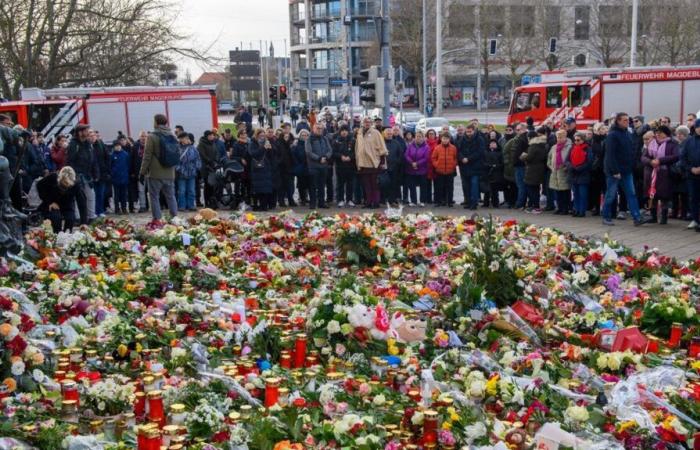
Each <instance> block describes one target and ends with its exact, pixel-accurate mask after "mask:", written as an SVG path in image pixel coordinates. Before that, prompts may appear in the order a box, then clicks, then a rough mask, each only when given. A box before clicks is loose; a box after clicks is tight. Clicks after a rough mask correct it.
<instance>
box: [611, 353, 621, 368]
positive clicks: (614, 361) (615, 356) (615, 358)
mask: <svg viewBox="0 0 700 450" xmlns="http://www.w3.org/2000/svg"><path fill="white" fill-rule="evenodd" d="M621 365H622V357H621V356H620V354H619V353H611V354H610V355H608V367H610V369H611V370H618V369H619V368H620V366H621Z"/></svg>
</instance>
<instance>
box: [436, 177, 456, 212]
mask: <svg viewBox="0 0 700 450" xmlns="http://www.w3.org/2000/svg"><path fill="white" fill-rule="evenodd" d="M453 195H454V174H451V175H437V177H436V178H435V204H436V205H451V204H453V203H454V202H453Z"/></svg>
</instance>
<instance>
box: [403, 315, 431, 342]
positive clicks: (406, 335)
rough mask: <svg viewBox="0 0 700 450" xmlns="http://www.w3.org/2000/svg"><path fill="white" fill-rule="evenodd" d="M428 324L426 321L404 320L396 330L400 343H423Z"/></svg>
mask: <svg viewBox="0 0 700 450" xmlns="http://www.w3.org/2000/svg"><path fill="white" fill-rule="evenodd" d="M427 326H428V325H427V323H426V322H425V321H424V320H415V319H409V320H405V319H404V320H403V321H402V322H400V323H399V324H397V326H396V328H395V330H396V333H397V335H398V341H399V342H402V343H405V344H410V343H412V342H421V341H424V340H425V338H426V333H425V330H426V328H427Z"/></svg>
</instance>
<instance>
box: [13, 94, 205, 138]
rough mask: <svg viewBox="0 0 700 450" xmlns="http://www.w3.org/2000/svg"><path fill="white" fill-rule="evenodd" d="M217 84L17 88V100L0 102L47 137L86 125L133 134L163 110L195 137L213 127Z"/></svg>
mask: <svg viewBox="0 0 700 450" xmlns="http://www.w3.org/2000/svg"><path fill="white" fill-rule="evenodd" d="M215 92H216V86H215V85H212V86H196V87H195V86H167V87H163V86H159V87H151V86H141V87H103V88H100V87H95V88H58V89H39V88H27V89H22V90H21V100H19V101H9V102H3V103H0V113H1V114H6V115H8V116H10V118H11V119H12V121H13V122H14V123H15V124H19V125H22V126H23V127H24V128H26V129H32V130H36V131H40V132H42V133H43V134H44V136H45V137H46V140H47V141H49V140H50V139H52V138H53V137H54V136H56V135H58V134H68V133H70V132H71V131H73V129H74V128H75V127H76V126H77V125H78V124H89V125H90V126H91V127H92V128H93V129H94V130H97V131H99V132H100V135H101V136H102V138H103V139H104V140H105V142H109V141H111V140H113V139H116V138H117V135H118V134H119V132H122V133H123V134H125V135H127V136H129V137H132V138H134V139H136V138H138V135H139V133H140V132H141V131H143V130H145V131H150V130H152V129H153V116H155V115H156V114H165V115H166V116H167V117H168V120H169V123H170V125H171V127H174V126H175V125H182V126H183V127H184V128H185V130H187V131H188V132H190V133H192V134H194V135H195V136H200V135H201V134H202V133H204V131H205V130H209V129H211V128H214V127H217V126H218V111H217V102H216V94H215Z"/></svg>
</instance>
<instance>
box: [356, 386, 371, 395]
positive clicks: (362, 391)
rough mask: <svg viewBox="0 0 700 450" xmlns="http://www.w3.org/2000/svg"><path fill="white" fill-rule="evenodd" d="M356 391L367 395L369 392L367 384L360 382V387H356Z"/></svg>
mask: <svg viewBox="0 0 700 450" xmlns="http://www.w3.org/2000/svg"><path fill="white" fill-rule="evenodd" d="M358 392H359V393H360V395H367V394H369V392H370V388H369V384H367V383H362V384H361V385H360V387H359V388H358Z"/></svg>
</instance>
